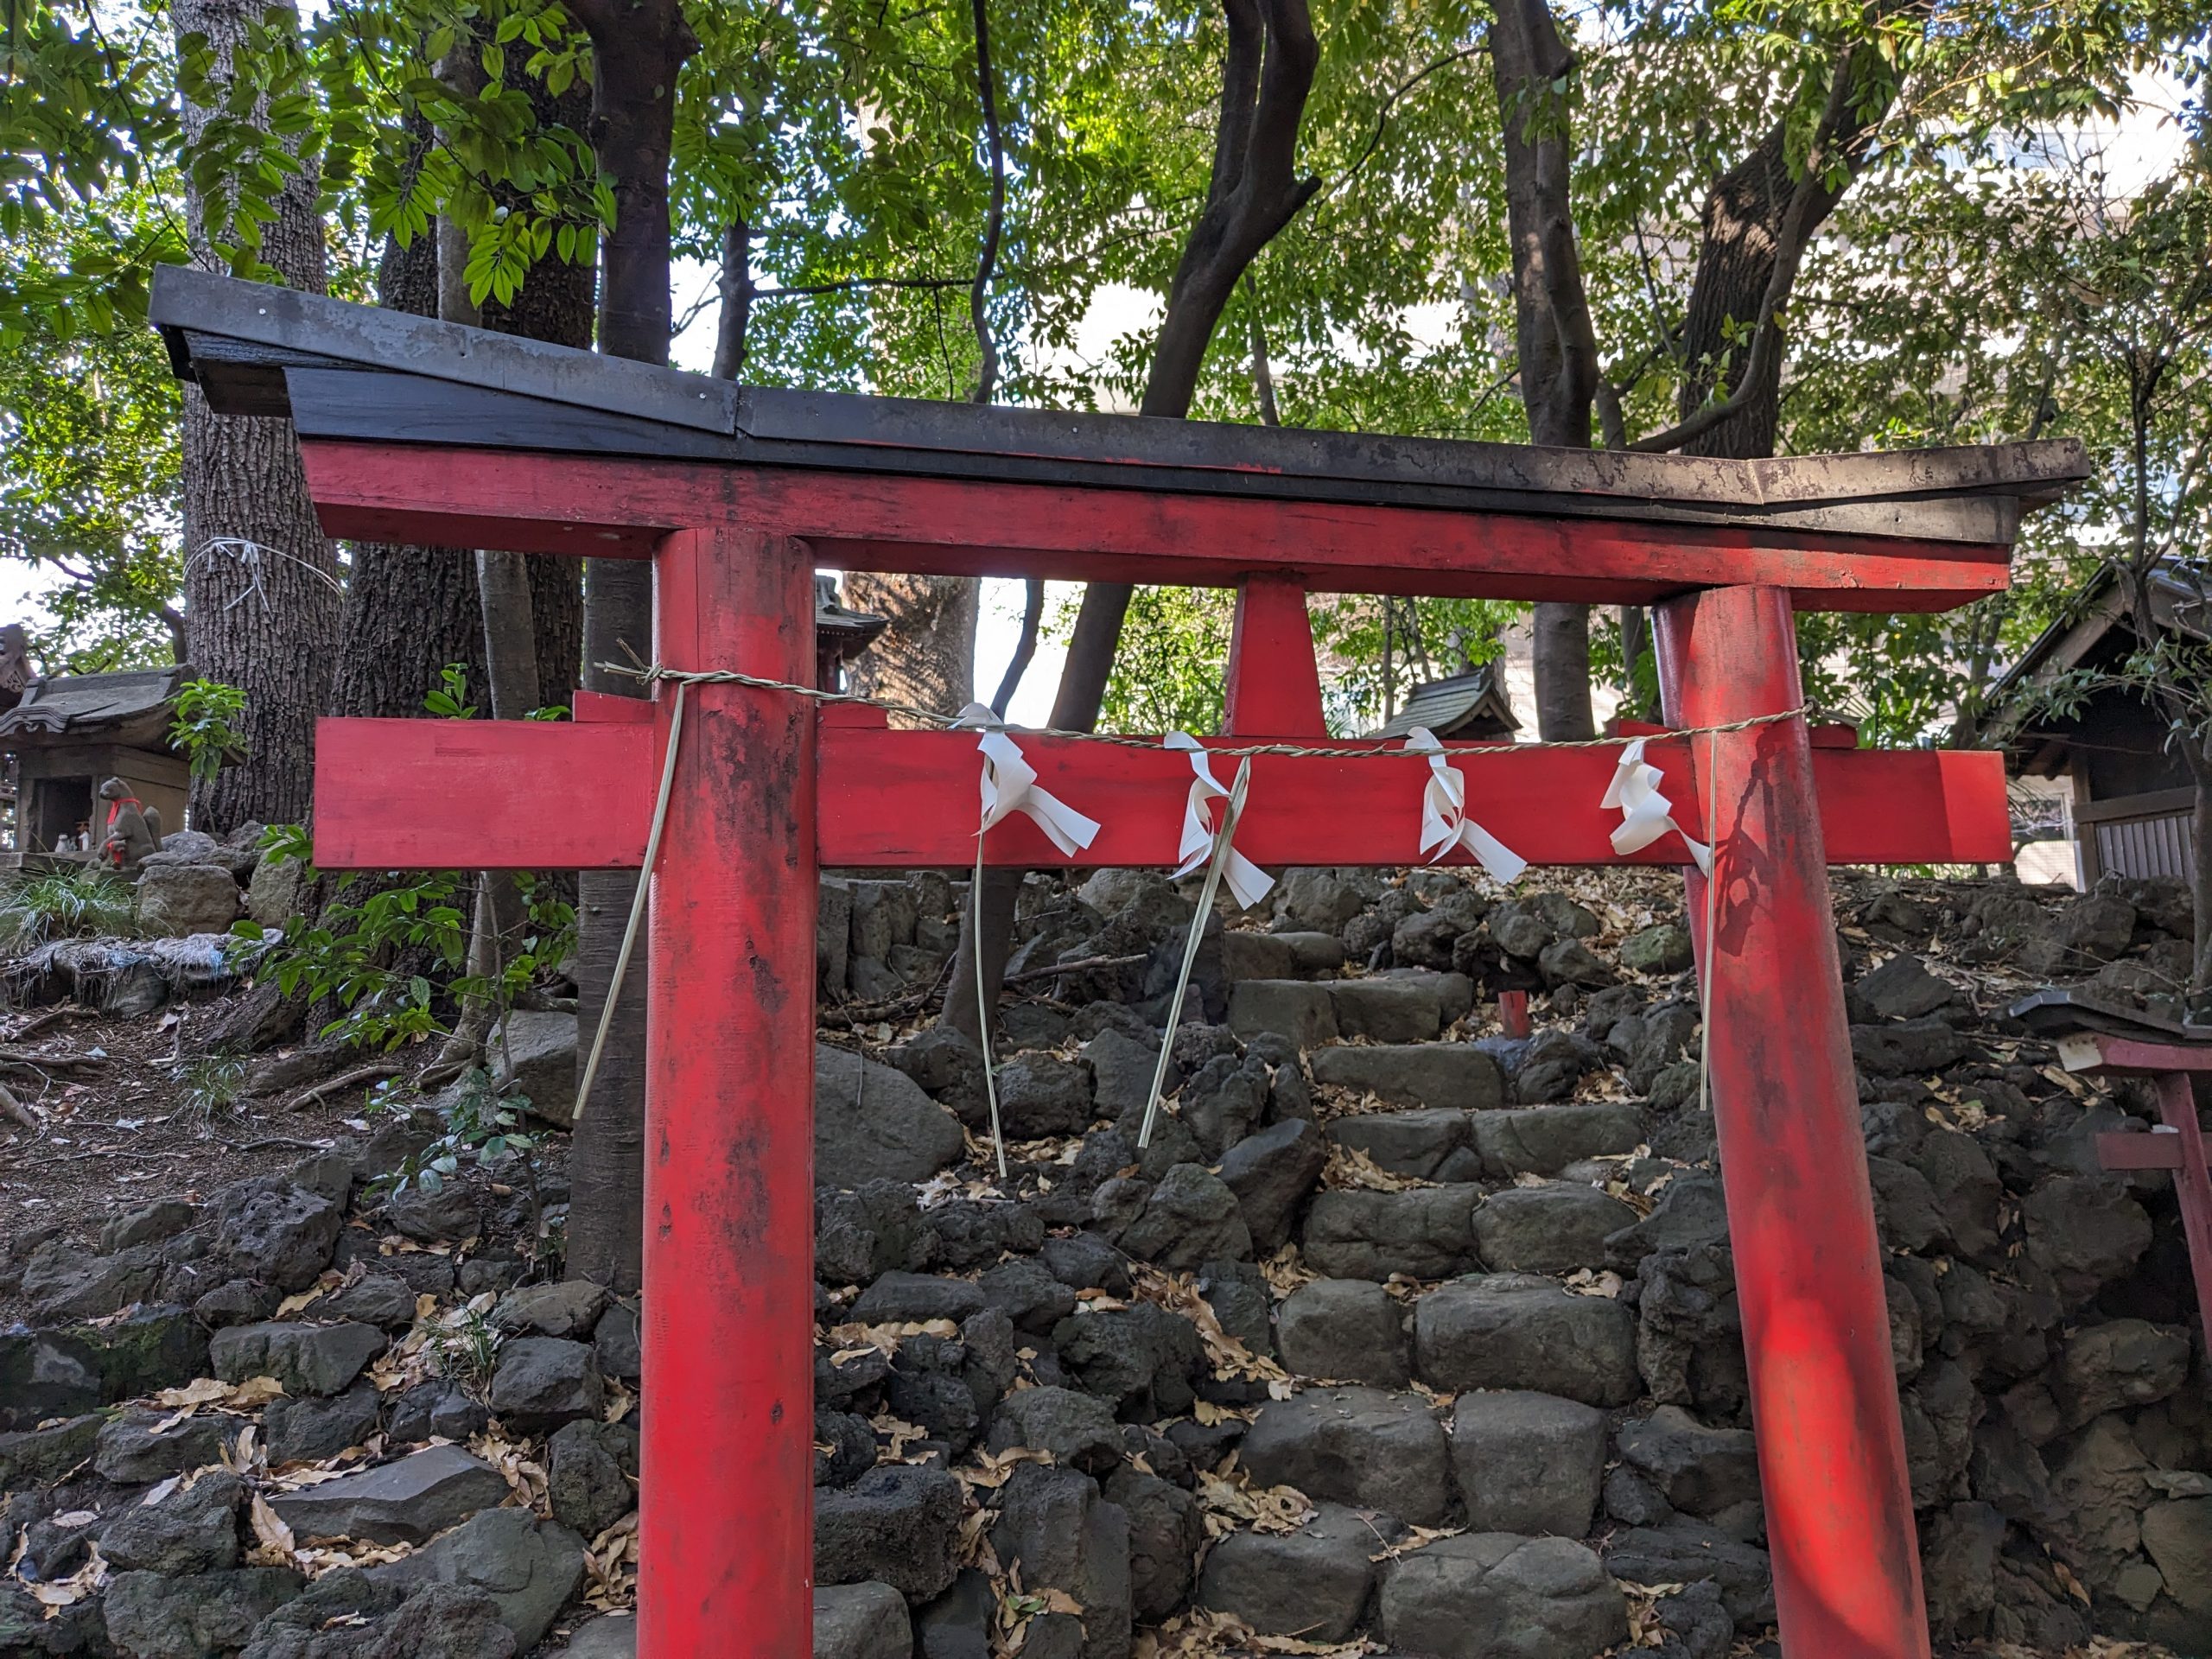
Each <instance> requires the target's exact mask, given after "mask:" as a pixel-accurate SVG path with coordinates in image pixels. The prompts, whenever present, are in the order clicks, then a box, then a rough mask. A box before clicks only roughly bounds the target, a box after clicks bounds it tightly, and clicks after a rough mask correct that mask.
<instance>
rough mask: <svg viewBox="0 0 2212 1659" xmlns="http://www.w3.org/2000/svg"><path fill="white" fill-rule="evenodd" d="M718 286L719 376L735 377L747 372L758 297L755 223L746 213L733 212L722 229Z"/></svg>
mask: <svg viewBox="0 0 2212 1659" xmlns="http://www.w3.org/2000/svg"><path fill="white" fill-rule="evenodd" d="M715 287H716V288H718V289H721V300H722V315H721V323H720V325H719V326H718V327H716V328H715V368H714V373H715V378H716V379H717V380H734V379H736V378H737V377H738V376H739V375H740V374H741V373H743V372H744V371H745V346H746V337H747V334H750V333H751V332H752V327H753V298H754V293H753V226H751V225H750V224H749V223H747V220H746V218H745V216H744V215H743V214H742V213H733V214H732V215H731V216H730V221H729V224H728V226H727V227H726V228H725V229H724V230H723V232H722V268H721V276H720V278H719V280H718V281H717V282H716V283H715Z"/></svg>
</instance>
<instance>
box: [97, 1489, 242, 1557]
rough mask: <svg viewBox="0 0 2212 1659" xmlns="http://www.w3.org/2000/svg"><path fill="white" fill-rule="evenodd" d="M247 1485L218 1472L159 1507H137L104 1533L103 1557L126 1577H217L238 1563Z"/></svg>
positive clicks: (118, 1517) (122, 1513)
mask: <svg viewBox="0 0 2212 1659" xmlns="http://www.w3.org/2000/svg"><path fill="white" fill-rule="evenodd" d="M244 1502H245V1483H244V1482H242V1481H240V1480H239V1479H238V1477H237V1476H236V1475H234V1474H232V1473H231V1472H230V1471H228V1470H217V1471H213V1472H211V1473H208V1474H207V1475H203V1476H202V1477H201V1478H200V1479H198V1480H195V1481H194V1482H193V1483H192V1484H191V1485H189V1486H180V1487H178V1488H177V1489H176V1490H175V1491H172V1492H170V1493H169V1494H168V1496H167V1497H163V1498H162V1501H161V1502H160V1503H134V1504H132V1505H130V1507H129V1508H127V1509H125V1510H123V1511H122V1512H121V1513H120V1514H118V1516H116V1518H115V1519H114V1520H113V1521H111V1522H109V1523H108V1524H107V1526H106V1527H105V1528H104V1529H102V1530H101V1533H100V1554H102V1555H104V1556H105V1557H106V1558H107V1560H109V1561H111V1563H113V1564H114V1565H115V1566H116V1567H118V1568H121V1569H122V1570H124V1571H125V1572H144V1573H172V1574H181V1573H219V1572H222V1571H223V1570H225V1569H226V1568H228V1567H236V1566H237V1565H238V1506H239V1504H241V1503H244Z"/></svg>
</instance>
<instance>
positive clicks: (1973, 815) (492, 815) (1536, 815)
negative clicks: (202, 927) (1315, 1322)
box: [315, 720, 2012, 869]
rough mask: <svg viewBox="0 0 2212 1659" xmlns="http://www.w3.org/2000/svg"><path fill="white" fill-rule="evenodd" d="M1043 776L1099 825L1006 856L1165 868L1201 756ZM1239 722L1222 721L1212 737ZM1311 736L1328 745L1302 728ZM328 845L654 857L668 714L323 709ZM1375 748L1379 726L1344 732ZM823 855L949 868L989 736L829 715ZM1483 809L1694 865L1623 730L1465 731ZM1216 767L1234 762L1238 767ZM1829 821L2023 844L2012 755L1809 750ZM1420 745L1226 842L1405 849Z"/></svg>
mask: <svg viewBox="0 0 2212 1659" xmlns="http://www.w3.org/2000/svg"><path fill="white" fill-rule="evenodd" d="M315 741H316V750H317V753H316V766H315V858H316V861H317V862H318V863H320V864H321V865H323V866H324V867H326V868H331V869H409V868H448V867H463V868H472V869H608V868H634V867H635V866H637V865H639V864H640V863H642V862H643V861H644V858H645V835H646V830H647V828H648V825H649V823H650V820H651V817H652V802H653V796H654V793H655V791H656V790H657V788H658V782H659V773H660V760H659V746H660V737H659V735H658V728H656V727H654V726H652V725H647V724H645V723H639V722H629V721H620V722H612V721H610V722H605V723H601V722H599V721H584V722H581V723H561V724H549V723H546V722H543V721H465V722H462V721H431V720H326V721H321V723H320V725H319V726H318V728H317V729H316V737H315ZM1251 741H1254V740H1251V739H1248V738H1223V739H1218V740H1214V745H1215V746H1216V747H1236V746H1238V745H1240V744H1249V742H1251ZM1293 741H1296V742H1298V743H1299V744H1300V746H1301V747H1321V746H1320V745H1319V744H1316V743H1315V742H1314V741H1313V740H1311V739H1297V740H1293ZM1020 743H1021V749H1022V753H1023V754H1024V756H1025V757H1026V758H1027V760H1028V761H1029V763H1030V765H1032V766H1034V767H1036V769H1037V772H1038V776H1039V783H1040V784H1041V785H1042V786H1043V787H1044V788H1046V789H1048V790H1050V791H1052V793H1054V794H1055V795H1058V797H1059V798H1061V799H1062V800H1064V801H1065V802H1067V803H1068V804H1070V805H1071V806H1073V807H1075V808H1077V810H1080V811H1083V812H1084V813H1087V814H1089V815H1090V817H1094V818H1096V819H1097V820H1099V821H1100V822H1101V823H1103V824H1104V826H1105V828H1104V829H1103V831H1102V832H1101V833H1100V835H1099V836H1098V839H1097V840H1096V842H1093V843H1092V845H1091V846H1090V849H1088V850H1087V851H1085V852H1084V854H1082V855H1080V856H1079V857H1077V858H1076V859H1074V860H1068V859H1065V858H1062V857H1061V856H1060V855H1058V853H1057V852H1055V851H1054V850H1053V849H1052V845H1051V843H1050V842H1047V841H1046V839H1045V836H1044V835H1043V833H1042V832H1041V831H1039V829H1036V827H1035V826H1034V825H1033V824H1032V823H1030V822H1029V820H1028V819H1027V818H1026V817H1014V818H1013V819H1011V820H1009V821H1008V822H1007V823H1004V824H1002V825H1001V826H999V827H998V828H996V829H993V830H992V831H991V834H990V837H989V840H988V843H987V845H986V847H985V856H986V858H987V860H988V861H989V862H990V863H992V864H995V865H1007V866H1018V867H1022V868H1054V867H1061V866H1067V865H1070V864H1075V865H1078V866H1084V867H1089V866H1096V865H1133V866H1163V865H1173V863H1175V862H1176V858H1177V841H1178V837H1179V834H1180V831H1181V828H1182V822H1183V810H1184V803H1185V798H1186V795H1187V793H1188V791H1189V789H1190V785H1191V779H1192V773H1191V767H1190V763H1189V762H1188V761H1187V760H1185V759H1183V758H1182V757H1180V756H1179V755H1176V754H1174V753H1170V752H1168V751H1166V750H1160V749H1149V748H1143V749H1140V748H1128V747H1119V746H1115V745H1109V744H1103V743H1087V742H1081V741H1073V740H1069V739H1051V738H1040V737H1022V738H1020ZM1343 747H1347V748H1365V747H1372V746H1371V745H1369V744H1365V743H1347V744H1345V745H1344V746H1343ZM1690 747H1691V746H1690V743H1689V742H1688V741H1685V740H1682V739H1679V738H1677V739H1666V740H1655V741H1652V742H1651V744H1650V745H1649V749H1648V750H1647V754H1648V758H1649V760H1651V761H1652V763H1653V764H1654V765H1656V766H1659V767H1660V768H1661V770H1662V772H1664V773H1665V774H1666V778H1667V783H1666V785H1664V786H1663V787H1664V788H1665V789H1666V792H1667V793H1668V795H1669V797H1670V798H1672V800H1673V801H1674V804H1675V821H1676V822H1677V823H1680V824H1681V825H1682V826H1683V828H1684V829H1687V830H1688V832H1689V833H1690V834H1692V835H1701V834H1702V833H1703V824H1704V813H1703V810H1702V804H1701V801H1700V796H1699V791H1698V788H1697V784H1696V779H1695V777H1694V774H1693V772H1692V770H1691V761H1690V754H1689V750H1690ZM818 754H819V761H818V773H817V780H818V798H819V808H818V828H817V849H818V856H819V860H820V862H821V863H822V864H823V865H825V866H829V867H833V868H868V867H882V868H951V867H957V866H960V865H964V864H968V863H970V862H972V861H974V858H975V855H976V842H975V829H976V810H977V805H976V803H977V794H976V789H977V779H978V775H979V769H980V767H981V765H982V761H981V758H980V756H978V754H977V753H976V739H975V737H974V736H973V735H972V734H965V733H960V732H912V731H888V730H885V729H883V728H871V727H861V726H851V725H841V724H837V723H836V722H835V721H824V722H823V726H822V728H821V733H820V742H819V747H818ZM1617 761H1618V750H1615V749H1612V748H1609V747H1600V748H1590V749H1548V748H1542V747H1533V746H1528V745H1521V746H1516V745H1512V744H1499V745H1489V746H1474V747H1455V748H1454V749H1453V750H1452V764H1453V765H1455V766H1459V768H1460V769H1461V770H1462V771H1464V772H1465V773H1466V776H1467V801H1468V810H1469V811H1470V813H1471V815H1472V816H1473V817H1475V818H1476V820H1477V821H1478V822H1479V823H1481V824H1482V825H1483V827H1484V828H1485V829H1488V830H1489V831H1490V832H1491V834H1492V835H1495V836H1497V837H1498V838H1499V839H1500V840H1502V841H1503V842H1505V843H1506V845H1508V846H1509V847H1511V848H1513V849H1515V850H1516V851H1517V852H1519V853H1521V854H1522V855H1523V856H1524V857H1527V858H1529V860H1531V861H1534V862H1536V863H1539V864H1595V865H1603V864H1615V863H1621V862H1629V863H1638V864H1660V865H1671V864H1680V863H1681V862H1683V861H1684V856H1683V852H1682V848H1681V842H1679V841H1678V840H1676V839H1675V838H1674V837H1672V836H1668V837H1664V838H1662V840H1660V841H1659V842H1656V843H1655V844H1654V845H1652V846H1651V847H1649V848H1648V849H1644V850H1643V852H1640V853H1638V854H1636V855H1633V856H1632V857H1630V859H1627V860H1622V859H1620V858H1619V857H1618V856H1617V855H1615V854H1614V852H1613V849H1612V846H1611V841H1610V840H1609V836H1611V831H1612V830H1613V829H1614V828H1615V827H1616V826H1618V823H1620V817H1619V815H1618V813H1617V812H1611V811H1606V810H1603V809H1601V808H1600V807H1599V799H1600V798H1601V797H1602V796H1603V795H1604V793H1605V784H1606V781H1607V779H1610V778H1611V776H1612V773H1613V769H1614V766H1615V765H1616V763H1617ZM1228 764H1229V763H1227V762H1222V763H1219V764H1217V768H1216V770H1217V772H1221V775H1222V776H1223V778H1224V781H1226V778H1227V773H1226V772H1222V767H1223V766H1227V765H1228ZM1813 770H1814V776H1815V778H1816V779H1818V781H1819V796H1820V807H1821V830H1822V834H1823V835H1824V836H1825V838H1826V842H1827V855H1828V857H1829V859H1830V861H1833V862H1834V863H1839V864H1895V863H1915V864H1917V863H1929V864H1936V863H1981V862H1996V861H2003V860H2005V859H2008V858H2010V857H2011V855H2012V832H2011V827H2010V824H2009V823H2008V821H2007V818H2006V816H2005V774H2004V760H2003V757H2002V756H2000V755H1998V754H1996V753H1986V752H1978V751H1976V752H1961V751H1942V750H1936V751H1929V750H1911V749H1905V750H1900V749H1859V750H1839V749H1815V750H1814V751H1813ZM1427 775H1428V766H1427V762H1426V761H1425V760H1422V759H1421V758H1420V757H1419V756H1414V755H1408V756H1407V757H1406V758H1405V759H1404V760H1398V759H1396V758H1395V757H1391V758H1386V759H1380V760H1376V759H1366V758H1358V759H1353V758H1346V759H1342V760H1337V759H1331V758H1326V757H1294V756H1287V755H1261V756H1259V757H1257V758H1256V759H1255V760H1254V761H1253V764H1252V787H1251V797H1250V804H1249V806H1248V807H1247V808H1246V810H1245V813H1244V817H1243V823H1242V825H1241V826H1240V828H1239V829H1238V830H1237V836H1236V844H1237V847H1238V849H1240V850H1242V851H1243V852H1244V853H1245V854H1246V855H1248V856H1249V857H1251V858H1253V859H1255V860H1256V861H1258V862H1260V863H1262V864H1265V865H1270V866H1275V867H1281V866H1286V865H1294V864H1382V865H1389V864H1410V863H1417V862H1419V861H1420V859H1421V853H1420V849H1419V846H1418V842H1419V839H1420V825H1421V788H1422V785H1423V783H1424V781H1425V780H1426V779H1427Z"/></svg>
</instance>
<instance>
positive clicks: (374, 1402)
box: [262, 1377, 378, 1467]
mask: <svg viewBox="0 0 2212 1659" xmlns="http://www.w3.org/2000/svg"><path fill="white" fill-rule="evenodd" d="M377 1417H378V1395H377V1389H376V1384H374V1383H372V1382H370V1381H369V1380H368V1379H367V1378H366V1377H362V1378H359V1380H357V1381H356V1382H355V1383H353V1386H352V1387H350V1388H348V1389H345V1390H344V1391H343V1392H341V1393H339V1394H334V1395H332V1396H331V1397H330V1398H329V1399H327V1400H317V1399H314V1398H312V1397H310V1398H308V1399H303V1400H292V1399H283V1400H271V1401H270V1402H269V1405H268V1408H267V1409H266V1410H265V1411H264V1413H263V1414H262V1429H263V1432H264V1434H266V1436H267V1437H268V1446H269V1461H270V1464H271V1465H276V1466H278V1467H281V1466H283V1465H285V1464H288V1463H320V1462H321V1461H322V1460H323V1459H326V1458H334V1457H336V1456H337V1455H338V1454H339V1453H340V1452H343V1451H345V1450H346V1447H348V1446H362V1445H365V1444H366V1443H367V1441H368V1440H369V1437H370V1436H371V1435H372V1434H374V1433H376V1432H377Z"/></svg>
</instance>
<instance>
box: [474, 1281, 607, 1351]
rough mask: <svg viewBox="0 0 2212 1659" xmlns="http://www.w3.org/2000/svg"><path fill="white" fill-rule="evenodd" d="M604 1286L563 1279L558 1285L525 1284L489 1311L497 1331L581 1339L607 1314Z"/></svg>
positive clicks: (510, 1292) (508, 1294)
mask: <svg viewBox="0 0 2212 1659" xmlns="http://www.w3.org/2000/svg"><path fill="white" fill-rule="evenodd" d="M607 1300H608V1299H607V1291H606V1288H605V1287H603V1286H600V1285H594V1284H593V1283H592V1282H591V1281H589V1280H588V1279H569V1280H564V1281H562V1282H561V1283H559V1284H557V1285H524V1286H523V1287H521V1288H520V1289H518V1290H511V1291H509V1292H508V1293H507V1294H506V1295H505V1296H504V1297H502V1298H501V1299H500V1300H499V1306H496V1307H494V1308H493V1310H492V1326H493V1329H494V1330H497V1331H510V1332H528V1333H530V1334H531V1335H535V1336H540V1337H569V1338H576V1339H578V1340H581V1339H582V1338H586V1337H588V1336H589V1335H590V1334H591V1332H592V1329H593V1327H594V1326H595V1325H597V1324H598V1323H599V1319H600V1315H601V1314H602V1313H605V1312H606V1311H607Z"/></svg>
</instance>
